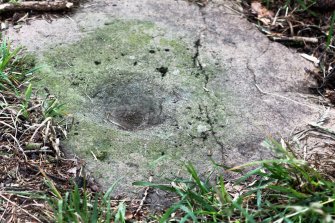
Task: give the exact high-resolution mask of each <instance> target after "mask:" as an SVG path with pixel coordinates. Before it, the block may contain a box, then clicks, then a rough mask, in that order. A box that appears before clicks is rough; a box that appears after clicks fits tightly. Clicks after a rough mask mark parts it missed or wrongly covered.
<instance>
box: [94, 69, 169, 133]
mask: <svg viewBox="0 0 335 223" xmlns="http://www.w3.org/2000/svg"><path fill="white" fill-rule="evenodd" d="M128 76H129V75H128ZM167 98H168V94H167V93H166V92H165V91H164V90H163V87H162V86H161V85H159V84H157V83H155V82H154V81H150V80H147V79H141V78H129V77H128V78H127V76H126V77H124V79H123V80H119V81H113V80H111V81H108V82H107V83H104V84H102V86H98V87H97V89H96V93H95V94H94V95H93V100H94V101H95V104H96V105H97V106H96V107H97V108H98V110H99V111H98V113H100V114H102V116H103V117H102V118H103V119H104V120H105V121H106V122H109V123H111V124H113V125H115V126H117V127H118V128H120V129H123V130H128V131H135V130H142V129H146V128H150V127H152V126H156V125H159V124H162V123H163V122H164V121H165V120H166V119H167V115H166V114H165V111H164V103H165V101H166V99H167Z"/></svg>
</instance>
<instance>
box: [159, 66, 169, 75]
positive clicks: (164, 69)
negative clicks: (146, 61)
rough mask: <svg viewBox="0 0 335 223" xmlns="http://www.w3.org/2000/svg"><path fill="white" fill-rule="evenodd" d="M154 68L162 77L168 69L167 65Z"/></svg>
mask: <svg viewBox="0 0 335 223" xmlns="http://www.w3.org/2000/svg"><path fill="white" fill-rule="evenodd" d="M156 70H157V71H158V72H159V73H161V74H162V77H165V76H166V73H167V72H168V71H169V68H167V67H159V68H156Z"/></svg>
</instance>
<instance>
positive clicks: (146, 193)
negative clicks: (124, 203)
mask: <svg viewBox="0 0 335 223" xmlns="http://www.w3.org/2000/svg"><path fill="white" fill-rule="evenodd" d="M149 182H152V176H150V177H149ZM149 189H150V187H146V188H145V191H144V194H143V198H142V200H141V202H140V206H138V208H137V210H136V211H135V214H134V216H136V215H138V213H139V212H140V211H141V209H142V208H143V205H144V202H145V200H146V199H147V196H148V191H149Z"/></svg>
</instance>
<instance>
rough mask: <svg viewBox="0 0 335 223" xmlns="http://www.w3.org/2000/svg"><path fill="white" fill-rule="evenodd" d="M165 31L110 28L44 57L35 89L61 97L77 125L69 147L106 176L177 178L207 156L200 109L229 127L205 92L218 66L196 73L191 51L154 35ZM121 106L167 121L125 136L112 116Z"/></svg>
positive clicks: (129, 25) (126, 25) (144, 26)
mask: <svg viewBox="0 0 335 223" xmlns="http://www.w3.org/2000/svg"><path fill="white" fill-rule="evenodd" d="M161 32H162V31H161V30H159V28H157V27H156V26H155V25H154V24H152V23H146V22H137V21H130V22H129V21H128V22H124V21H113V22H110V23H106V26H105V27H103V28H101V29H97V30H96V31H95V32H92V33H91V34H90V35H88V36H87V37H85V38H83V39H82V40H80V41H79V42H77V43H75V44H72V45H69V46H65V47H60V48H58V49H55V50H53V51H49V52H47V53H46V54H45V55H44V60H43V61H41V63H42V64H46V65H47V67H45V68H44V70H43V71H42V72H41V73H42V74H43V76H42V79H41V81H39V82H38V83H36V84H37V85H38V86H40V87H41V88H42V87H44V86H47V87H48V88H49V90H50V91H51V92H52V93H54V94H56V95H57V96H58V97H60V98H61V100H62V101H63V102H64V103H66V105H67V109H68V111H69V113H73V114H74V116H75V118H76V120H78V121H79V124H78V125H76V126H75V129H74V130H73V131H72V132H71V133H70V137H69V141H67V142H66V146H67V147H69V148H72V149H73V150H74V151H75V152H76V153H77V154H79V155H80V156H81V157H83V158H86V159H87V160H93V156H92V152H93V153H94V154H95V156H96V157H97V158H98V159H99V160H100V161H101V168H102V169H104V170H105V171H108V169H109V168H110V165H111V166H113V165H114V166H116V165H117V164H119V166H124V165H125V163H135V164H136V165H139V168H140V169H139V170H138V171H139V172H141V171H142V172H141V173H138V174H144V171H145V170H148V169H153V171H154V172H155V173H157V174H158V172H159V171H158V170H157V169H160V171H163V172H170V171H171V172H173V171H174V170H177V169H179V168H180V166H181V164H182V163H183V162H184V161H186V160H200V161H202V160H203V156H204V155H205V154H206V151H204V150H203V145H202V144H201V143H202V142H203V141H202V139H201V135H200V134H199V132H198V130H197V129H198V126H199V125H208V120H207V118H206V114H204V112H203V111H201V110H199V107H201V106H202V107H203V106H207V108H208V110H209V111H210V115H213V117H214V116H215V118H216V123H217V125H216V126H219V125H220V123H221V122H222V123H224V122H225V113H224V108H223V107H222V106H217V104H219V103H218V102H219V101H220V100H221V99H222V98H221V97H222V94H221V93H220V94H218V95H215V94H213V93H210V92H209V93H208V92H206V91H205V90H204V87H205V83H206V78H207V77H210V76H213V75H214V74H215V73H217V70H216V69H215V66H214V65H211V63H210V61H209V62H206V63H207V66H206V68H205V69H204V70H199V69H198V68H197V67H194V64H193V59H192V58H193V53H194V52H192V50H191V49H190V48H189V46H188V45H187V44H186V43H183V42H182V41H180V40H175V39H168V38H164V37H162V35H157V33H161ZM190 47H192V46H190ZM161 67H163V68H166V70H167V73H166V74H163V73H162V72H160V70H161V69H159V68H161ZM163 70H164V69H163ZM220 72H221V71H220ZM221 73H222V72H221ZM132 91H134V92H132ZM136 91H137V92H136ZM128 95H129V97H132V99H129V101H130V102H129V103H128V102H127V101H128V98H127V97H128ZM109 97H110V98H109ZM151 101H153V102H151ZM122 103H128V104H127V106H128V108H129V107H132V106H133V105H134V106H135V105H136V106H140V108H139V109H137V110H136V112H135V113H140V112H141V110H143V109H146V107H150V106H152V108H151V107H150V108H149V111H150V112H152V111H151V110H152V109H157V107H162V108H163V109H164V117H165V119H166V120H164V121H162V122H159V124H152V126H149V127H148V128H144V129H141V130H135V131H125V130H124V129H122V128H120V126H122V124H123V123H122V122H121V124H120V123H115V122H111V121H110V120H109V119H110V118H109V117H108V114H109V113H110V112H111V111H114V110H115V109H118V108H117V107H118V106H116V105H120V106H119V107H122ZM136 103H137V104H136ZM143 103H148V106H146V105H145V106H143V107H141V104H143ZM151 103H152V104H151ZM158 105H159V106H158ZM128 108H126V109H128ZM113 109H114V110H113ZM150 109H151V110H150ZM150 112H149V113H150ZM158 113H159V112H158ZM117 121H118V120H117ZM153 123H154V121H153ZM199 142H200V144H199ZM215 146H217V145H215V142H210V145H209V147H215ZM190 154H192V155H191V156H190ZM100 161H99V162H100ZM158 163H159V164H158ZM100 171H101V170H100ZM175 172H177V171H175ZM115 174H116V173H115Z"/></svg>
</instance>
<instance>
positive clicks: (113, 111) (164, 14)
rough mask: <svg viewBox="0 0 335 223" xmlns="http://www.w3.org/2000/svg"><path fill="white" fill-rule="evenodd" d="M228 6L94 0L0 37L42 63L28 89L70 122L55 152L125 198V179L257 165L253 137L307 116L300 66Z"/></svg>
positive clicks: (282, 130)
mask: <svg viewBox="0 0 335 223" xmlns="http://www.w3.org/2000/svg"><path fill="white" fill-rule="evenodd" d="M227 6H229V7H227ZM230 6H231V3H230V2H228V1H215V2H214V3H210V4H209V5H208V6H207V7H205V8H198V7H197V6H194V5H190V4H188V3H187V2H185V1H175V0H146V1H143V0H123V1H107V0H106V1H104V0H97V1H92V2H88V3H86V4H84V5H83V6H82V8H81V9H79V10H78V12H76V13H75V14H74V15H73V16H71V19H68V18H61V19H58V20H55V21H53V22H52V23H51V24H49V23H47V22H45V21H42V20H37V21H33V22H32V23H31V25H29V26H24V27H23V28H22V29H21V30H20V31H18V32H15V31H13V30H10V31H9V34H8V35H9V37H10V39H12V40H14V41H16V43H21V44H23V45H25V46H26V47H27V48H28V50H30V51H33V52H35V53H37V54H38V55H39V58H40V61H41V63H44V64H47V65H48V69H46V70H44V73H45V76H44V77H43V78H42V80H41V81H40V82H39V83H36V86H44V85H46V86H48V88H50V90H51V91H52V92H54V93H55V94H56V95H58V96H59V97H60V98H61V100H63V101H64V102H65V103H67V104H68V109H69V111H70V112H71V113H73V114H74V116H75V117H76V119H77V120H78V121H79V124H78V125H77V126H76V130H74V131H73V132H72V133H71V136H70V138H69V140H68V141H67V142H66V145H65V147H66V149H70V150H72V151H73V152H75V153H77V154H79V155H80V156H81V157H83V158H84V159H85V160H86V161H87V169H88V170H89V171H91V172H92V174H93V175H94V176H95V177H96V178H97V179H98V180H99V182H100V183H102V184H103V185H104V186H105V188H107V187H108V186H109V185H111V184H112V182H114V181H115V180H116V179H118V178H119V177H121V176H123V177H125V178H124V180H123V181H124V184H123V185H125V186H124V187H123V188H120V191H123V192H124V191H127V192H130V191H131V190H132V187H131V183H132V182H133V181H135V180H146V179H148V176H149V175H154V176H155V179H157V180H158V179H159V178H164V177H171V175H176V174H177V173H178V170H180V169H181V168H182V165H183V163H184V162H186V161H190V162H192V163H194V164H195V165H196V167H197V168H198V169H199V170H200V171H201V172H204V171H207V170H208V169H209V168H211V165H212V163H211V160H214V161H216V162H219V163H222V164H225V165H236V164H239V163H242V162H246V161H250V160H259V159H264V158H265V157H267V156H269V151H265V150H264V148H261V147H260V143H261V142H262V140H264V138H266V137H267V136H269V135H274V136H278V135H279V134H281V135H283V136H287V135H288V134H289V133H290V131H292V130H293V129H294V128H295V127H296V126H298V125H301V124H304V123H305V122H306V121H309V120H313V119H315V118H316V116H317V112H318V110H319V107H318V106H317V105H315V104H313V103H311V102H309V101H308V100H306V97H304V94H306V92H307V90H306V89H305V88H304V86H306V85H305V83H304V82H305V76H304V68H306V67H307V68H310V64H308V63H307V62H306V61H304V60H303V59H302V58H300V56H299V55H298V54H296V53H294V52H292V51H290V50H289V49H287V48H285V47H284V46H282V45H279V44H277V43H273V42H270V41H269V40H268V39H267V38H266V37H265V36H263V35H262V34H261V33H259V32H258V30H257V29H256V27H254V25H253V24H250V23H248V22H247V21H246V19H245V18H243V17H242V16H241V15H239V14H236V13H234V12H233V11H231V10H230V9H229V8H230ZM92 153H94V154H95V155H96V157H98V160H94V159H93V157H92V155H91V154H92Z"/></svg>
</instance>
